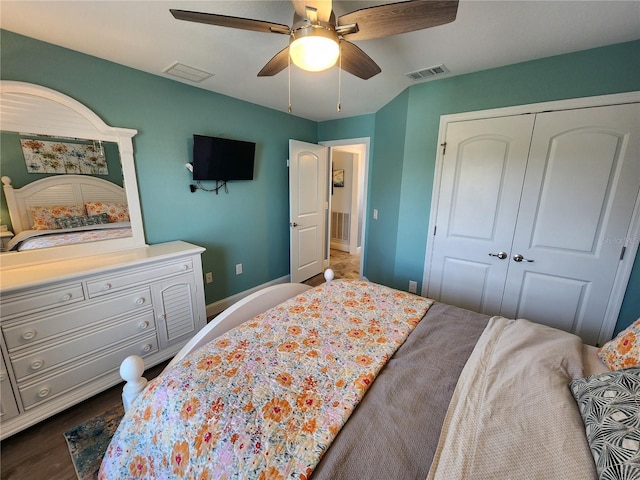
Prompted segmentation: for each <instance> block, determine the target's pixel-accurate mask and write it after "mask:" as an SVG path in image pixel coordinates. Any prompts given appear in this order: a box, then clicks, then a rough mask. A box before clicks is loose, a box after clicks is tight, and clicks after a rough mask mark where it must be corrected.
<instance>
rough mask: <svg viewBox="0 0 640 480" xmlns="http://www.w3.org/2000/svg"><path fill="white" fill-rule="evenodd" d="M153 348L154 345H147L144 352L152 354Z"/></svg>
mask: <svg viewBox="0 0 640 480" xmlns="http://www.w3.org/2000/svg"><path fill="white" fill-rule="evenodd" d="M152 348H153V345H151V344H150V343H147V344H146V345H145V346H144V347H142V351H143V352H150V351H151V349H152Z"/></svg>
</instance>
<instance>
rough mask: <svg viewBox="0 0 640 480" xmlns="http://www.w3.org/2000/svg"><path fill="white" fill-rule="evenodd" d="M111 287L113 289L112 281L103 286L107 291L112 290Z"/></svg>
mask: <svg viewBox="0 0 640 480" xmlns="http://www.w3.org/2000/svg"><path fill="white" fill-rule="evenodd" d="M110 289H111V284H110V283H105V284H104V285H103V286H102V290H104V291H107V290H110Z"/></svg>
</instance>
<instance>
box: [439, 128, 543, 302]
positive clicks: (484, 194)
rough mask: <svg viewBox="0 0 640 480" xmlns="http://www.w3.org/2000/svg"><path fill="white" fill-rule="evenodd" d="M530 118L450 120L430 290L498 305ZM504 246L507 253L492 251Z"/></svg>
mask: <svg viewBox="0 0 640 480" xmlns="http://www.w3.org/2000/svg"><path fill="white" fill-rule="evenodd" d="M533 121H534V116H533V115H521V116H515V117H505V118H493V119H484V120H472V121H465V122H456V123H451V124H449V125H448V127H447V136H446V142H447V143H446V154H445V157H444V161H443V169H442V176H441V183H440V196H439V198H438V214H437V228H436V235H435V236H433V237H431V239H430V241H434V244H433V245H434V246H433V255H432V263H431V271H430V277H429V291H428V296H429V297H431V298H434V299H436V300H439V301H441V302H445V303H449V304H452V305H457V306H460V307H464V308H468V309H470V310H474V311H478V312H483V313H487V314H491V315H494V314H498V313H499V312H500V306H501V301H502V293H503V291H504V282H505V277H506V273H507V268H508V266H509V263H510V260H509V253H510V252H511V243H512V241H513V233H514V228H515V224H516V218H517V213H518V205H519V202H520V194H521V191H522V184H523V179H524V175H525V170H526V164H527V155H528V153H529V143H530V140H531V132H532V130H533ZM501 252H502V255H500V256H502V257H504V258H500V257H498V256H490V254H493V255H499V254H500V253H501Z"/></svg>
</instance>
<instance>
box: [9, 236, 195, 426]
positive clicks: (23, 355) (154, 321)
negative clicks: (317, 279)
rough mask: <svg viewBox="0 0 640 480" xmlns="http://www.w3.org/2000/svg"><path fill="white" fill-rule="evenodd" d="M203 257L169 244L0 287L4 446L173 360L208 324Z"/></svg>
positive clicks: (21, 272) (13, 274)
mask: <svg viewBox="0 0 640 480" xmlns="http://www.w3.org/2000/svg"><path fill="white" fill-rule="evenodd" d="M203 251H204V249H203V248H202V247H198V246H195V245H191V244H188V243H185V242H170V243H165V244H159V245H152V246H148V247H140V248H135V249H132V250H126V251H121V252H113V253H108V254H104V255H95V256H91V257H84V258H79V259H73V260H64V261H59V262H51V263H46V264H40V265H34V266H27V267H20V268H14V269H9V270H3V271H2V277H1V278H0V288H1V294H2V297H1V308H2V309H1V310H0V326H1V330H2V338H1V348H2V365H1V371H0V375H1V377H0V388H1V390H0V393H1V401H2V412H1V415H2V417H1V422H2V423H1V425H0V427H1V438H5V437H7V436H9V435H11V434H13V433H15V432H17V431H20V430H22V429H24V428H26V427H28V426H30V425H33V424H34V423H36V422H38V421H40V420H42V419H44V418H47V417H49V416H51V415H53V414H54V413H57V412H59V411H61V410H63V409H65V408H67V407H69V406H71V405H73V404H75V403H78V402H80V401H81V400H83V399H85V398H87V397H90V396H92V395H95V394H96V393H98V392H100V391H102V390H105V389H107V388H108V387H111V386H113V385H115V384H117V383H119V382H120V381H121V379H120V376H119V373H118V369H119V366H120V362H122V360H123V359H124V358H125V357H127V356H129V355H133V354H136V355H140V356H141V357H143V358H144V359H145V364H146V366H152V365H155V364H157V363H159V362H161V361H163V360H166V359H168V358H170V357H172V356H173V355H174V354H175V353H176V352H177V351H178V350H179V349H180V348H181V347H182V346H183V345H184V344H185V343H186V342H187V341H188V340H189V339H190V338H191V337H192V336H193V335H194V334H195V333H196V332H197V331H199V330H200V329H201V328H202V327H203V326H205V324H206V313H205V300H204V286H203V282H202V266H201V260H200V255H201V253H202V252H203Z"/></svg>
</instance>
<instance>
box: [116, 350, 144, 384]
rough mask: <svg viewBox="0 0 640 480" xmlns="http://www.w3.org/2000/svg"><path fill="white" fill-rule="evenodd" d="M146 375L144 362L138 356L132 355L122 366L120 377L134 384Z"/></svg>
mask: <svg viewBox="0 0 640 480" xmlns="http://www.w3.org/2000/svg"><path fill="white" fill-rule="evenodd" d="M143 373H144V360H142V358H141V357H140V356H138V355H130V356H128V357H127V358H125V359H124V360H123V361H122V363H121V364H120V376H121V377H122V379H123V380H124V381H125V382H134V381H136V380H137V379H138V378H140V377H141V376H142V374H143Z"/></svg>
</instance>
